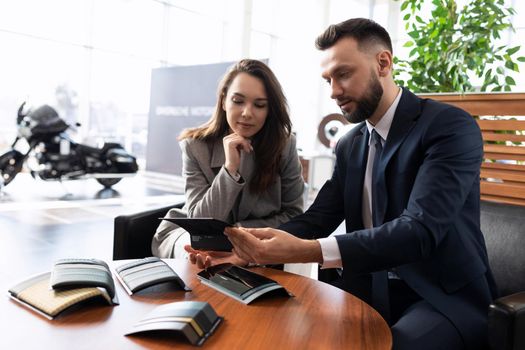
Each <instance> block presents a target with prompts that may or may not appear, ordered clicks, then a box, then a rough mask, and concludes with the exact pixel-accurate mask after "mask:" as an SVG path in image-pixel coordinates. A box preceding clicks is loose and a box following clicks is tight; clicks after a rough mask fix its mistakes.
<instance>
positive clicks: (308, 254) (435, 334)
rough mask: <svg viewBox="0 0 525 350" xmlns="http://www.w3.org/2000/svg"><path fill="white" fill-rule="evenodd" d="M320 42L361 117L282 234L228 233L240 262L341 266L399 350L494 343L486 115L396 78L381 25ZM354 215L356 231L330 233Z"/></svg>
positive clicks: (337, 84)
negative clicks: (428, 96) (423, 95)
mask: <svg viewBox="0 0 525 350" xmlns="http://www.w3.org/2000/svg"><path fill="white" fill-rule="evenodd" d="M316 45H317V47H318V48H319V49H320V50H322V51H323V59H322V64H321V66H322V69H323V73H322V76H323V78H324V79H325V80H326V82H327V83H328V84H329V85H330V87H331V97H332V98H333V99H334V100H335V101H336V102H337V104H338V105H339V106H340V108H341V110H342V111H343V113H344V114H345V116H346V118H347V119H348V120H349V121H351V122H353V123H360V124H359V125H357V126H356V127H354V128H353V129H352V130H351V131H350V132H348V133H347V134H346V135H345V136H344V137H343V138H342V139H341V140H340V141H339V143H338V144H337V147H336V151H335V153H336V165H335V170H334V173H333V175H332V178H331V179H330V180H329V181H327V182H326V184H325V185H324V186H323V187H322V189H321V190H320V191H319V194H318V196H317V198H316V199H315V201H314V203H313V204H312V206H311V207H310V208H309V209H308V210H307V211H306V212H305V213H304V214H302V215H299V216H297V217H295V218H294V219H292V220H291V221H290V222H288V223H286V224H284V225H282V226H281V227H280V230H275V229H269V228H265V229H238V228H237V229H228V230H227V234H228V237H229V238H230V240H231V242H232V243H233V245H234V247H235V249H234V252H235V257H236V259H239V258H240V259H242V260H241V261H248V262H255V263H261V264H267V263H289V262H318V263H320V264H322V267H323V268H331V267H334V268H339V270H338V273H337V274H335V276H336V278H335V279H334V280H333V281H332V283H333V284H335V285H337V286H339V287H341V288H343V289H345V290H348V291H350V292H352V293H354V294H356V295H358V296H359V297H361V298H362V299H364V300H366V301H368V302H369V303H371V304H372V305H373V306H374V307H376V309H377V310H378V311H379V312H380V313H381V314H382V315H383V317H385V319H387V321H388V322H389V323H390V324H391V327H392V334H393V341H394V348H395V349H464V348H468V349H479V348H482V347H484V346H485V343H486V339H485V337H486V328H487V309H488V305H489V303H490V302H491V300H492V299H493V297H494V296H495V289H496V288H495V285H494V282H493V278H492V275H491V272H490V268H489V265H488V259H487V253H486V248H485V242H484V240H483V236H482V234H481V231H480V226H479V217H480V209H479V205H480V192H479V175H480V174H479V169H480V162H481V161H482V155H483V144H482V138H481V133H480V130H479V128H478V126H477V124H476V122H475V121H474V119H473V118H472V117H471V116H470V115H468V114H467V113H466V112H464V111H462V110H460V109H458V108H455V107H453V106H450V105H446V104H442V103H438V102H436V101H432V100H425V99H420V98H418V97H416V96H415V95H414V94H412V93H411V92H410V91H408V90H406V89H401V88H399V87H398V86H396V84H395V83H394V80H393V77H392V65H393V64H392V61H393V58H392V44H391V41H390V37H389V35H388V33H387V32H386V31H385V29H384V28H382V27H381V26H379V25H378V24H377V23H375V22H373V21H370V20H367V19H351V20H348V21H345V22H342V23H339V24H337V25H332V26H330V27H329V28H328V29H327V30H326V31H325V32H324V33H323V34H322V35H321V36H320V37H319V38H318V39H317V42H316ZM343 220H346V232H347V233H346V234H342V235H337V236H329V235H330V233H331V232H333V231H334V230H335V229H336V228H337V227H338V225H339V224H340V223H341V222H342V221H343ZM190 258H191V259H192V261H194V262H197V263H199V265H201V266H204V265H207V264H210V263H212V262H213V263H214V262H215V261H213V258H214V256H213V255H211V256H210V255H206V254H205V253H203V254H191V256H190Z"/></svg>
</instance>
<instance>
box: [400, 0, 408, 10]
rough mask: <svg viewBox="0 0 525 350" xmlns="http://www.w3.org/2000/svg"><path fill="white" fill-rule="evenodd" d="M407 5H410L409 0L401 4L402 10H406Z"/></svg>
mask: <svg viewBox="0 0 525 350" xmlns="http://www.w3.org/2000/svg"><path fill="white" fill-rule="evenodd" d="M407 7H408V1H403V3H402V4H401V12H403V11H405V10H406V8H407Z"/></svg>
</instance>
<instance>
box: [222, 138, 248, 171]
mask: <svg viewBox="0 0 525 350" xmlns="http://www.w3.org/2000/svg"><path fill="white" fill-rule="evenodd" d="M222 145H223V147H224V156H225V158H226V159H225V161H224V167H225V168H226V170H228V172H229V173H230V175H233V174H236V173H237V172H238V170H239V167H240V166H241V150H243V151H244V152H246V153H250V152H252V151H253V147H252V145H251V142H250V140H249V139H246V138H244V137H242V136H239V135H237V134H236V133H231V134H229V135H227V136H225V137H224V138H223V139H222Z"/></svg>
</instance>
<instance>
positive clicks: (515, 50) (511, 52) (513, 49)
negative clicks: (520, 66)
mask: <svg viewBox="0 0 525 350" xmlns="http://www.w3.org/2000/svg"><path fill="white" fill-rule="evenodd" d="M519 49H520V47H519V46H515V47H513V48H512V49H507V55H509V56H512V55H514V54H515V53H516V52H518V51H519Z"/></svg>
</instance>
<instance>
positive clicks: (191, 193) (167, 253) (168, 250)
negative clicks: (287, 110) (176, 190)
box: [151, 135, 304, 258]
mask: <svg viewBox="0 0 525 350" xmlns="http://www.w3.org/2000/svg"><path fill="white" fill-rule="evenodd" d="M180 147H181V149H182V162H183V176H184V178H185V180H186V187H185V194H186V203H185V205H184V207H183V208H182V209H171V210H170V211H169V212H168V214H167V216H169V217H186V216H187V217H213V218H215V219H219V220H223V221H226V222H229V223H236V224H238V225H240V226H243V227H277V226H279V225H280V224H282V223H284V222H286V221H288V220H290V219H291V218H292V217H294V216H296V215H298V214H301V213H302V212H303V192H304V181H303V178H302V174H301V170H302V168H301V164H300V162H299V158H298V155H297V150H296V140H295V137H294V136H293V135H292V136H291V137H290V139H289V140H288V142H287V143H286V146H285V147H284V150H283V153H282V156H281V162H280V167H279V174H278V176H277V178H276V181H275V183H274V184H272V185H271V186H269V187H268V188H267V190H266V191H265V192H264V193H261V194H256V193H253V192H251V191H250V190H249V188H248V187H249V183H250V180H251V178H252V177H253V171H254V166H255V163H254V157H253V153H250V154H247V153H245V152H241V165H240V168H239V174H240V175H241V176H242V178H243V179H244V181H243V182H241V183H239V182H237V181H235V180H234V179H233V178H232V177H231V176H230V175H229V174H228V172H227V171H226V169H225V168H224V166H223V165H224V162H225V155H224V148H223V145H222V140H218V141H217V142H215V143H214V144H208V143H206V142H203V141H199V140H196V139H184V140H182V141H181V142H180ZM183 233H185V231H184V230H183V229H182V228H179V227H178V226H177V225H175V224H173V223H170V222H168V221H162V222H161V223H160V225H159V227H158V228H157V232H156V233H155V236H154V237H153V241H152V244H151V249H152V252H153V254H154V255H155V256H159V257H163V258H172V257H174V253H173V249H174V246H175V242H176V240H177V239H178V238H179V237H180V236H181V235H182V234H183Z"/></svg>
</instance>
